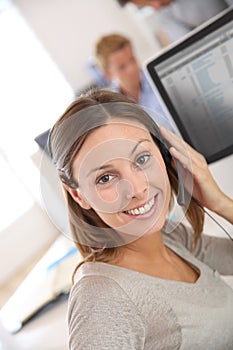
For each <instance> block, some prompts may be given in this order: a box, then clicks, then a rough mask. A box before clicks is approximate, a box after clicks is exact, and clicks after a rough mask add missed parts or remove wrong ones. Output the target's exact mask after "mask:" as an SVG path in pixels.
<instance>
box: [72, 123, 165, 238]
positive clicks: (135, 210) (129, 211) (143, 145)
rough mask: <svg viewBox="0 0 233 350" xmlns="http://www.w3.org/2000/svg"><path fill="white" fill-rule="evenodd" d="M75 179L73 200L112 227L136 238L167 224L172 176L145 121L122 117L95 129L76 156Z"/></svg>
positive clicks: (74, 165)
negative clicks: (75, 186)
mask: <svg viewBox="0 0 233 350" xmlns="http://www.w3.org/2000/svg"><path fill="white" fill-rule="evenodd" d="M73 177H74V178H75V179H76V180H77V181H78V184H79V188H78V190H77V192H74V191H73V194H72V195H73V198H74V199H75V200H76V201H77V202H78V203H79V204H80V205H81V206H82V207H83V208H84V209H90V208H92V209H94V210H95V212H96V213H97V214H98V216H99V217H100V218H101V219H102V220H103V221H104V222H105V223H106V224H107V225H108V226H110V227H113V228H115V229H117V230H118V231H119V232H122V233H126V234H128V235H135V236H136V237H141V236H142V235H144V234H149V233H152V232H156V231H159V230H161V228H162V227H163V225H164V222H165V218H166V214H167V210H168V206H169V202H170V195H171V189H170V184H169V179H168V176H167V172H166V167H165V164H164V161H163V158H162V156H161V154H160V151H159V149H158V147H157V145H156V144H155V143H154V141H153V139H152V137H151V135H150V133H149V132H148V131H147V130H146V129H145V128H144V127H143V126H141V124H139V123H136V122H133V123H132V121H130V122H127V121H124V122H122V120H121V121H120V122H119V121H114V122H111V123H109V124H106V125H104V126H101V127H100V128H98V129H95V130H93V131H92V132H91V133H90V134H89V136H88V137H87V138H86V140H85V142H84V144H83V146H82V147H81V150H80V151H79V153H78V155H77V156H76V158H75V161H74V164H73ZM75 191H76V190H75Z"/></svg>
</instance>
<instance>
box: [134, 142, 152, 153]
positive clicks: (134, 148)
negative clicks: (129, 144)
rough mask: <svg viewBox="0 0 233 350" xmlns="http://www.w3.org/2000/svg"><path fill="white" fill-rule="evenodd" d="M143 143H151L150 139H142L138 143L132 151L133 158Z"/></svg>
mask: <svg viewBox="0 0 233 350" xmlns="http://www.w3.org/2000/svg"><path fill="white" fill-rule="evenodd" d="M142 142H151V141H150V140H149V139H141V140H139V141H138V143H137V144H136V145H135V146H134V148H133V149H132V151H131V152H130V155H131V156H132V155H133V154H134V152H135V151H136V149H137V148H138V146H139V145H140V144H141V143H142Z"/></svg>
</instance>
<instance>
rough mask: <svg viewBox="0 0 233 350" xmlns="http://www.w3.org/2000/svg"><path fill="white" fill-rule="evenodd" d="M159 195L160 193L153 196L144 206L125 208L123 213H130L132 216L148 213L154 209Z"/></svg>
mask: <svg viewBox="0 0 233 350" xmlns="http://www.w3.org/2000/svg"><path fill="white" fill-rule="evenodd" d="M157 196H158V195H155V196H154V197H153V198H151V199H150V200H149V201H148V202H147V203H146V204H144V205H143V206H141V207H137V208H134V209H130V210H125V211H124V212H123V213H124V214H127V215H130V216H139V215H145V214H148V213H149V212H150V211H151V210H152V208H153V207H154V205H155V202H156V198H157Z"/></svg>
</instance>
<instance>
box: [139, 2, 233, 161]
mask: <svg viewBox="0 0 233 350" xmlns="http://www.w3.org/2000/svg"><path fill="white" fill-rule="evenodd" d="M145 70H146V73H147V75H149V78H150V81H151V84H152V86H154V88H155V89H156V92H157V93H159V94H160V97H161V98H162V101H163V102H164V104H165V105H166V109H167V110H168V112H169V114H170V116H171V118H172V119H173V120H174V122H175V124H176V126H177V128H178V130H179V131H180V134H181V135H182V137H183V138H184V139H185V140H186V141H187V142H188V143H189V144H190V145H191V146H193V147H194V148H195V149H196V150H198V151H199V152H200V153H202V154H203V155H204V156H205V158H206V160H207V162H208V163H211V162H214V161H216V160H218V159H221V158H223V157H225V156H227V155H230V154H231V153H233V8H230V9H228V10H227V11H224V12H222V13H221V14H220V15H218V16H216V17H214V19H212V20H211V21H208V22H206V24H205V25H203V26H201V27H199V28H198V29H197V30H194V31H193V32H191V33H190V34H189V35H188V36H186V37H185V38H184V39H183V40H182V41H179V42H178V43H177V44H174V45H172V46H171V47H170V48H168V49H166V50H165V51H164V52H162V53H161V54H159V55H157V56H156V57H154V58H151V59H150V60H149V61H147V62H146V64H145Z"/></svg>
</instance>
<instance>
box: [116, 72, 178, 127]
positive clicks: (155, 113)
mask: <svg viewBox="0 0 233 350" xmlns="http://www.w3.org/2000/svg"><path fill="white" fill-rule="evenodd" d="M110 88H111V89H112V90H113V91H115V92H120V93H122V91H121V89H120V86H119V85H118V83H117V82H115V81H114V82H112V84H111V85H110ZM128 97H130V96H128ZM137 102H138V104H139V105H140V106H142V107H144V109H145V110H146V112H147V113H148V114H149V115H150V116H151V117H152V118H153V119H154V121H155V122H156V123H158V124H160V125H163V126H165V127H166V128H167V129H170V130H173V128H172V126H171V123H170V122H169V118H168V116H167V115H166V114H165V112H164V110H163V107H162V106H161V104H160V102H159V100H158V97H157V96H156V94H155V92H154V91H153V89H152V87H151V86H150V83H149V81H148V80H147V78H146V76H145V74H144V72H143V71H141V91H140V96H139V100H138V101H137Z"/></svg>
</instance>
